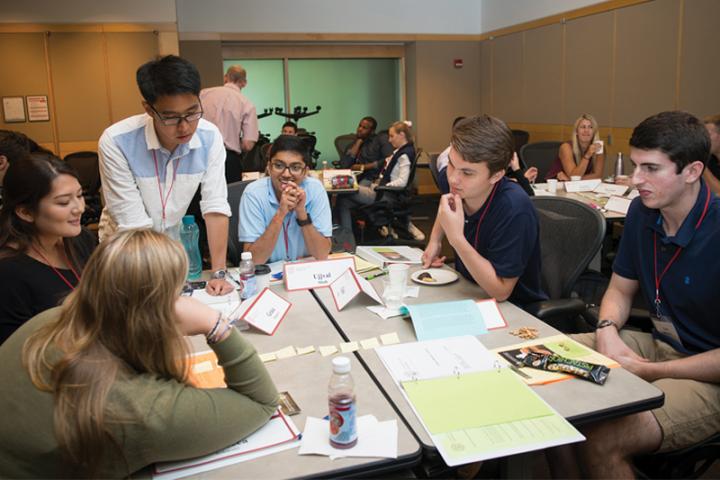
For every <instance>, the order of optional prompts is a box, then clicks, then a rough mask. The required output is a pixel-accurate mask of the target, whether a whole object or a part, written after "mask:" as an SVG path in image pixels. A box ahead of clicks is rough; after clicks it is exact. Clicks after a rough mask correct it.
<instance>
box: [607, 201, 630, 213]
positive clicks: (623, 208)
mask: <svg viewBox="0 0 720 480" xmlns="http://www.w3.org/2000/svg"><path fill="white" fill-rule="evenodd" d="M631 203H632V200H631V199H629V198H623V197H610V198H609V199H608V201H607V203H606V204H605V210H609V211H611V212H619V213H623V214H625V215H627V212H628V209H629V208H630V204H631Z"/></svg>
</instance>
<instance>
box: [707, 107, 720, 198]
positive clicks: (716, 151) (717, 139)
mask: <svg viewBox="0 0 720 480" xmlns="http://www.w3.org/2000/svg"><path fill="white" fill-rule="evenodd" d="M704 122H705V128H706V129H707V131H708V134H709V135H710V158H708V162H707V165H705V172H703V178H704V179H705V182H706V183H707V184H708V187H710V190H712V192H713V193H714V194H715V195H720V160H719V159H720V115H711V116H709V117H705V120H704Z"/></svg>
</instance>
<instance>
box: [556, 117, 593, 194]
mask: <svg viewBox="0 0 720 480" xmlns="http://www.w3.org/2000/svg"><path fill="white" fill-rule="evenodd" d="M598 130H599V129H598V123H597V121H596V120H595V118H594V117H593V116H592V115H589V114H587V113H583V114H582V115H580V117H578V119H577V120H575V126H574V129H573V132H574V133H573V137H572V140H571V141H570V142H565V143H563V144H562V145H560V152H559V154H558V158H557V160H555V163H554V164H553V165H552V167H550V171H549V172H548V173H547V175H546V176H545V178H546V179H547V178H557V179H558V180H560V181H567V180H570V178H571V177H575V176H580V177H582V179H583V180H590V179H593V178H602V175H603V167H604V165H605V155H604V154H603V153H598V152H602V143H601V142H600V134H599V132H598Z"/></svg>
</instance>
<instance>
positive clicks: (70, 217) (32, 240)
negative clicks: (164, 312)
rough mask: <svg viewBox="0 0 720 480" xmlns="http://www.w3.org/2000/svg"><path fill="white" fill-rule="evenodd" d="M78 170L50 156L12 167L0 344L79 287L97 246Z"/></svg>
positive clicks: (1, 263)
mask: <svg viewBox="0 0 720 480" xmlns="http://www.w3.org/2000/svg"><path fill="white" fill-rule="evenodd" d="M84 210H85V201H84V199H83V196H82V188H81V187H80V182H79V181H78V177H77V174H76V173H75V171H74V170H73V169H72V168H71V167H70V166H69V165H67V164H66V163H65V162H63V161H62V160H60V159H59V158H57V157H55V156H54V155H52V154H48V153H33V154H30V155H29V156H28V157H26V158H23V159H22V160H21V161H16V162H13V163H12V164H11V165H10V168H9V169H8V171H7V174H6V176H5V181H4V186H3V206H2V210H0V285H1V287H0V344H2V342H4V341H5V340H6V339H7V338H8V337H9V336H10V335H11V334H12V333H13V332H14V331H15V330H16V329H17V328H18V327H19V326H20V325H22V324H23V323H24V322H26V321H27V320H28V319H29V318H31V317H33V316H35V315H36V314H38V313H40V312H42V311H43V310H46V309H48V308H51V307H54V306H57V305H58V304H59V303H60V301H62V299H63V298H64V297H65V296H66V295H67V294H68V293H69V292H70V291H72V289H74V288H75V286H76V285H77V283H78V281H79V280H80V275H81V273H82V269H83V265H84V264H85V261H86V260H87V258H88V257H89V256H90V253H91V252H92V250H93V249H94V248H95V244H96V242H95V241H94V237H93V236H92V234H90V233H89V232H85V231H84V230H83V229H82V227H81V225H80V217H81V216H82V213H83V211H84Z"/></svg>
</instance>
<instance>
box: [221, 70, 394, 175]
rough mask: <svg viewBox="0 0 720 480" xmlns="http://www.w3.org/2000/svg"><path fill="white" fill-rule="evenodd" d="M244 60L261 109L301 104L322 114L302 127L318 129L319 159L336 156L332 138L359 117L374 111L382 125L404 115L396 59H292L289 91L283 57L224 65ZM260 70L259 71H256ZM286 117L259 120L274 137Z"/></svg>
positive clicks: (250, 93) (254, 98)
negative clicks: (284, 76) (284, 79)
mask: <svg viewBox="0 0 720 480" xmlns="http://www.w3.org/2000/svg"><path fill="white" fill-rule="evenodd" d="M233 63H240V64H242V65H243V66H244V67H245V69H246V70H247V71H248V86H247V88H246V89H245V90H244V91H243V92H244V93H245V95H247V97H248V98H250V100H252V102H253V103H254V104H255V106H256V107H257V109H258V113H261V112H262V110H263V108H266V107H278V106H279V107H282V106H284V105H285V100H284V95H285V94H287V95H288V97H289V104H290V108H291V110H292V109H293V108H294V107H295V106H297V105H300V106H303V107H308V110H309V111H313V110H315V106H316V105H320V106H321V107H322V109H321V111H320V113H318V114H317V115H313V116H311V117H306V118H305V119H302V120H300V122H299V126H300V127H302V128H305V129H307V130H308V131H310V132H315V134H316V136H317V138H318V142H317V146H316V147H315V148H316V149H317V150H319V151H320V152H321V157H320V160H328V161H332V160H337V152H336V150H335V145H334V143H333V142H334V140H335V137H337V136H338V135H342V134H345V133H352V132H354V131H355V128H356V127H357V124H358V121H359V120H360V119H361V118H362V117H364V116H366V115H370V116H373V117H375V118H376V119H377V121H378V130H383V129H386V128H388V126H389V125H390V124H391V123H392V122H394V121H396V120H400V114H401V93H400V72H399V61H398V59H394V58H372V59H367V58H361V59H308V60H304V59H297V60H296V59H291V60H289V62H288V80H289V92H284V88H283V66H282V60H243V59H237V60H227V61H225V62H224V64H225V68H227V67H228V66H229V65H232V64H233ZM256 70H257V71H256ZM284 121H285V119H284V118H283V117H280V116H278V115H272V116H270V117H267V118H265V119H262V120H260V129H261V131H262V132H263V133H270V136H271V138H272V137H274V136H276V135H277V134H279V133H280V128H281V126H282V124H283V123H284Z"/></svg>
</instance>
